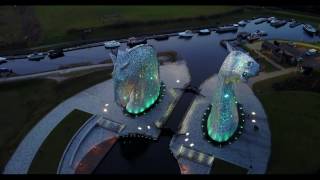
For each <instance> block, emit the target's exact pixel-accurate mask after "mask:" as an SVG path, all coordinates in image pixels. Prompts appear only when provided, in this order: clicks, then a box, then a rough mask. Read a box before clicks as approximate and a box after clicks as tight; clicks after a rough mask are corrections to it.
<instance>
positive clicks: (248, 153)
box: [170, 75, 271, 174]
mask: <svg viewBox="0 0 320 180" xmlns="http://www.w3.org/2000/svg"><path fill="white" fill-rule="evenodd" d="M216 81H217V76H216V75H215V76H212V77H211V78H209V79H207V80H206V81H205V82H204V83H203V84H202V85H201V94H203V95H204V96H205V97H200V96H198V97H196V98H195V100H194V101H193V103H192V105H191V106H190V108H189V110H188V113H187V114H186V116H185V118H184V120H183V124H182V127H181V129H180V132H179V133H178V135H176V136H175V137H174V138H173V139H172V141H171V143H170V149H171V151H172V152H173V155H174V156H175V157H176V159H177V161H178V162H179V164H180V167H183V169H181V171H182V172H181V173H183V174H208V173H210V169H211V166H212V165H213V164H214V159H215V158H218V159H222V160H224V161H227V162H229V163H231V164H234V165H237V166H240V167H242V168H245V169H248V173H249V174H251V173H252V174H262V173H265V172H266V170H267V165H268V161H269V157H270V153H271V134H270V130H269V125H268V121H267V116H266V114H265V112H264V109H263V107H262V105H261V103H260V102H259V100H258V99H257V97H256V96H255V95H254V93H253V92H252V90H251V89H250V87H249V86H248V85H246V84H244V83H239V84H237V85H236V88H235V93H236V96H237V98H238V100H239V102H240V103H241V104H242V105H243V108H244V110H245V112H246V113H247V114H249V115H248V116H246V119H245V124H244V131H243V134H242V135H241V136H240V137H239V139H238V140H237V141H235V142H233V143H231V144H227V145H225V146H223V147H221V148H220V147H219V146H214V145H213V144H211V143H209V142H208V141H207V140H206V139H205V138H204V137H203V132H202V128H201V119H202V114H203V112H204V110H205V109H206V108H207V106H208V104H209V103H210V102H211V99H212V94H213V93H212V92H213V90H214V89H215V87H214V86H215V84H216V83H215V82H216ZM252 112H254V113H253V114H254V115H252V114H251V113H252ZM253 120H254V121H253ZM254 125H257V126H258V127H259V130H258V131H255V130H254V128H253V127H254ZM186 147H187V148H188V149H187V148H186Z"/></svg>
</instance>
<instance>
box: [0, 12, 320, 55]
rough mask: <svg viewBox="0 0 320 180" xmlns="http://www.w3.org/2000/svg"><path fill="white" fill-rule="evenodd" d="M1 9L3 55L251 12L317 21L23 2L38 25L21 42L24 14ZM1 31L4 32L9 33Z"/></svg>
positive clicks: (225, 21)
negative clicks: (34, 34) (27, 38)
mask: <svg viewBox="0 0 320 180" xmlns="http://www.w3.org/2000/svg"><path fill="white" fill-rule="evenodd" d="M2 9H3V10H1V11H4V12H5V11H8V13H6V14H10V16H9V17H10V19H12V20H8V18H6V16H1V14H0V22H2V21H3V22H4V25H5V26H4V27H7V28H5V29H4V30H3V32H4V33H1V34H0V45H1V41H3V42H5V43H10V42H12V41H16V42H15V44H13V45H11V46H9V45H5V46H2V47H1V46H0V48H1V52H2V53H5V54H14V53H29V52H30V51H35V50H49V49H52V48H57V47H70V46H75V45H78V44H84V43H88V42H92V41H102V40H106V39H118V38H128V37H130V36H139V35H145V34H149V35H151V34H154V33H163V32H166V31H170V32H173V31H182V30H185V29H190V28H195V27H206V26H218V25H219V24H228V23H235V22H238V21H239V20H241V19H248V18H252V17H254V16H256V17H257V16H277V17H279V18H295V19H297V20H300V21H303V22H310V23H313V24H319V23H320V18H319V17H315V16H310V15H305V14H301V12H294V11H287V10H286V11H284V10H279V9H271V8H261V7H253V6H25V9H27V15H28V16H29V15H30V18H31V19H30V18H29V19H28V22H29V21H30V23H31V22H36V23H35V24H38V25H39V29H37V30H39V33H37V35H39V34H40V35H39V37H38V38H36V39H37V40H32V38H31V40H28V41H27V42H25V41H24V42H23V43H22V42H20V43H19V42H18V41H19V40H20V41H22V39H23V38H24V37H25V36H26V34H28V33H26V32H27V31H28V30H24V28H26V27H20V26H19V24H21V23H20V22H22V21H23V18H22V17H25V16H26V15H24V14H21V12H20V14H19V10H17V8H16V9H15V8H14V7H9V6H5V7H2ZM0 13H1V12H0ZM32 18H33V20H32ZM17 22H18V23H17ZM27 24H28V23H27ZM8 28H9V29H8ZM88 28H90V29H91V30H92V32H91V33H89V34H86V35H83V34H82V33H80V30H81V31H83V30H84V29H88ZM29 31H30V30H29ZM0 32H2V30H0ZM7 32H10V33H9V34H10V35H8V33H7ZM29 35H30V33H29ZM30 36H32V33H31V35H30ZM12 37H17V38H12ZM1 38H2V39H1ZM23 48H30V49H23Z"/></svg>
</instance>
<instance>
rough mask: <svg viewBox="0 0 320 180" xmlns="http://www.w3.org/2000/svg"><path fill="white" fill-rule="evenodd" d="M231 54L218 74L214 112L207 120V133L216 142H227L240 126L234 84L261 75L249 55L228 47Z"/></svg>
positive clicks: (212, 111)
mask: <svg viewBox="0 0 320 180" xmlns="http://www.w3.org/2000/svg"><path fill="white" fill-rule="evenodd" d="M228 49H229V50H230V53H229V54H228V56H227V57H226V58H225V60H224V62H223V64H222V66H221V68H220V71H219V73H218V82H217V88H216V89H215V92H214V95H213V100H212V110H211V112H210V114H209V116H208V119H207V133H208V135H209V137H210V138H211V139H212V140H214V141H216V142H219V143H221V142H226V141H228V140H229V138H230V137H231V136H232V135H233V134H234V133H235V131H236V129H237V127H238V124H239V115H238V111H237V104H236V97H235V92H234V84H235V83H238V82H239V81H242V82H246V81H247V80H248V79H249V78H250V77H253V76H255V75H257V74H258V73H259V68H260V66H259V64H258V63H257V62H256V61H255V60H254V59H253V58H252V57H250V56H249V55H247V54H246V53H243V52H241V51H237V50H233V49H231V48H230V47H228Z"/></svg>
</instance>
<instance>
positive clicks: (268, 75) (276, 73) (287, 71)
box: [248, 67, 297, 88]
mask: <svg viewBox="0 0 320 180" xmlns="http://www.w3.org/2000/svg"><path fill="white" fill-rule="evenodd" d="M296 70H297V68H296V67H292V68H287V69H283V70H280V71H274V72H270V73H265V72H261V73H260V74H259V76H256V77H253V78H251V79H249V80H248V85H249V86H250V87H251V88H252V86H253V84H254V83H256V82H259V81H263V80H266V79H270V78H274V77H277V76H282V75H285V74H290V73H293V72H295V71H296Z"/></svg>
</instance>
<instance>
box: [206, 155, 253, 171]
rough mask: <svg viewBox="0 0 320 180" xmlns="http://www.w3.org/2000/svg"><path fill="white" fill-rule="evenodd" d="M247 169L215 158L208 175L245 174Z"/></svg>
mask: <svg viewBox="0 0 320 180" xmlns="http://www.w3.org/2000/svg"><path fill="white" fill-rule="evenodd" d="M247 171H248V170H247V169H245V168H242V167H239V166H237V165H234V164H231V163H228V162H226V161H224V160H221V159H217V158H215V159H214V161H213V166H212V168H211V170H210V174H247Z"/></svg>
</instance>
